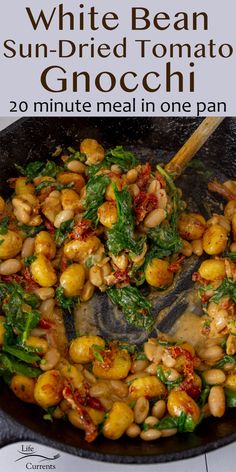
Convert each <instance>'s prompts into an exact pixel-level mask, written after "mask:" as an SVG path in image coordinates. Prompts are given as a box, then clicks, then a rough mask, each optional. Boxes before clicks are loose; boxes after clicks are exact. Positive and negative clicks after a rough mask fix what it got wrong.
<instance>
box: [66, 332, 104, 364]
mask: <svg viewBox="0 0 236 472" xmlns="http://www.w3.org/2000/svg"><path fill="white" fill-rule="evenodd" d="M93 346H101V348H104V347H105V343H104V341H103V339H102V338H100V336H80V337H79V338H75V339H74V340H73V341H72V343H71V345H70V357H71V359H72V361H73V362H76V363H78V364H87V363H88V362H91V361H92V360H93V359H94V353H93V349H92V347H93Z"/></svg>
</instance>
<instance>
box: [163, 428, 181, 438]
mask: <svg viewBox="0 0 236 472" xmlns="http://www.w3.org/2000/svg"><path fill="white" fill-rule="evenodd" d="M177 431H178V430H177V428H171V429H162V430H161V437H162V438H169V437H170V436H174V435H175V434H176V433H177Z"/></svg>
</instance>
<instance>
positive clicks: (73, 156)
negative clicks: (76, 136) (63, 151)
mask: <svg viewBox="0 0 236 472" xmlns="http://www.w3.org/2000/svg"><path fill="white" fill-rule="evenodd" d="M67 151H69V153H70V156H69V158H68V159H67V161H66V164H68V163H69V162H71V161H80V162H85V161H86V155H85V154H83V153H81V152H80V151H76V150H75V149H74V148H73V147H68V148H67Z"/></svg>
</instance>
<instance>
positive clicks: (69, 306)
mask: <svg viewBox="0 0 236 472" xmlns="http://www.w3.org/2000/svg"><path fill="white" fill-rule="evenodd" d="M56 299H57V303H58V306H59V307H60V308H62V309H63V310H67V311H69V313H71V312H72V310H73V308H74V307H75V305H76V304H78V303H79V297H66V296H65V295H64V289H63V287H57V289H56Z"/></svg>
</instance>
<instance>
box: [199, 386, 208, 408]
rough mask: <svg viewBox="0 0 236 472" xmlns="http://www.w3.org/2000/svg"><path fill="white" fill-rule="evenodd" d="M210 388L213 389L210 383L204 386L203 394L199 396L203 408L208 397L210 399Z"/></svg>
mask: <svg viewBox="0 0 236 472" xmlns="http://www.w3.org/2000/svg"><path fill="white" fill-rule="evenodd" d="M210 389H211V388H210V386H209V385H206V386H205V388H203V390H202V391H201V395H200V397H199V399H198V404H199V406H200V407H201V408H202V407H203V406H204V405H205V403H206V401H207V399H208V395H209V393H210Z"/></svg>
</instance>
